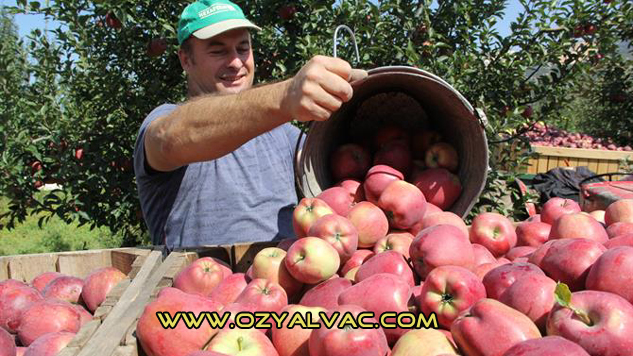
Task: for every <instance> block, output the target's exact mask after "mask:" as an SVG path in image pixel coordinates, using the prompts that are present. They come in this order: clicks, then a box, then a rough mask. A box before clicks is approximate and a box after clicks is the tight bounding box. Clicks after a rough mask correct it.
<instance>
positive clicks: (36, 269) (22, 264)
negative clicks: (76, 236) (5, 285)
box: [7, 253, 59, 283]
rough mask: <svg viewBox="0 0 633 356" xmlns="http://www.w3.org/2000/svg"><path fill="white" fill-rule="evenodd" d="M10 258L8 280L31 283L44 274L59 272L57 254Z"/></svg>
mask: <svg viewBox="0 0 633 356" xmlns="http://www.w3.org/2000/svg"><path fill="white" fill-rule="evenodd" d="M7 258H8V276H9V277H8V278H12V279H17V280H20V281H23V282H27V283H29V282H31V280H33V278H35V277H36V276H37V275H39V274H41V273H44V272H59V267H58V265H57V256H56V255H55V254H52V253H50V254H41V255H25V256H20V258H10V257H7Z"/></svg>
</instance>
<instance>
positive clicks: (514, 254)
mask: <svg viewBox="0 0 633 356" xmlns="http://www.w3.org/2000/svg"><path fill="white" fill-rule="evenodd" d="M534 251H536V247H533V246H517V247H513V248H511V249H510V251H508V253H506V254H505V255H504V257H505V258H507V259H508V260H510V261H511V262H527V260H528V257H529V256H530V254H531V253H532V252H534ZM517 259H519V260H517Z"/></svg>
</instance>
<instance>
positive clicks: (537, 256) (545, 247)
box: [528, 240, 557, 268]
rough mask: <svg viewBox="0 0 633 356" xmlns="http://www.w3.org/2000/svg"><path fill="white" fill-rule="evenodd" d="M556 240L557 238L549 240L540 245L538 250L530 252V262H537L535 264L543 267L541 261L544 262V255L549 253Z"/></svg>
mask: <svg viewBox="0 0 633 356" xmlns="http://www.w3.org/2000/svg"><path fill="white" fill-rule="evenodd" d="M556 241H557V240H551V241H547V242H545V243H544V244H542V245H541V246H539V247H538V248H537V249H536V251H534V252H532V254H530V257H528V262H529V263H532V264H535V265H537V266H539V268H540V267H541V262H543V257H545V255H546V254H547V251H549V248H550V247H551V246H552V244H553V243H554V242H556Z"/></svg>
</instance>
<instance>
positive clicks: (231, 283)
mask: <svg viewBox="0 0 633 356" xmlns="http://www.w3.org/2000/svg"><path fill="white" fill-rule="evenodd" d="M251 279H252V278H250V277H247V276H246V274H245V273H233V274H231V275H230V276H228V277H226V278H224V279H223V280H222V282H220V284H218V286H217V287H215V288H214V289H213V290H212V291H211V293H210V294H209V299H211V300H214V301H216V302H218V303H220V304H222V305H224V306H226V305H229V304H231V303H233V302H235V300H236V299H237V296H239V295H240V293H242V291H244V289H245V288H246V286H247V285H248V282H250V281H251Z"/></svg>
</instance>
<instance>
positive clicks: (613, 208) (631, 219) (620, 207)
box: [604, 199, 633, 226]
mask: <svg viewBox="0 0 633 356" xmlns="http://www.w3.org/2000/svg"><path fill="white" fill-rule="evenodd" d="M604 222H605V223H606V224H607V226H610V225H611V224H614V223H617V222H627V223H633V199H620V200H618V201H616V202H613V203H611V204H609V206H608V207H607V209H606V210H605V214H604Z"/></svg>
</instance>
